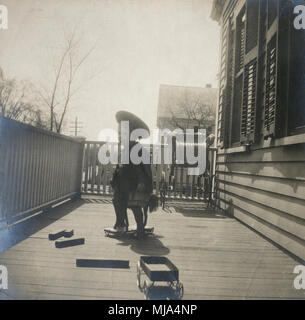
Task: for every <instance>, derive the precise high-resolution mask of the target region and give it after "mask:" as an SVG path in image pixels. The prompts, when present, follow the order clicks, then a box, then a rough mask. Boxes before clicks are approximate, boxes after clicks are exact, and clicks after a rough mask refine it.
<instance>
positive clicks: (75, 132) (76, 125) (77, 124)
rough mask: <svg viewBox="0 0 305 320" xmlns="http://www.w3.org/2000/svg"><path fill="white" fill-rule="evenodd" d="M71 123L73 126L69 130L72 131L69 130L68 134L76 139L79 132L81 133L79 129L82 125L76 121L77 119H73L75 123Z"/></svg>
mask: <svg viewBox="0 0 305 320" xmlns="http://www.w3.org/2000/svg"><path fill="white" fill-rule="evenodd" d="M72 123H73V125H72V126H70V128H71V129H73V131H72V130H71V131H70V132H71V133H73V134H74V136H75V137H77V136H78V134H79V132H80V131H81V130H80V129H82V123H81V122H79V121H78V117H75V121H74V122H72Z"/></svg>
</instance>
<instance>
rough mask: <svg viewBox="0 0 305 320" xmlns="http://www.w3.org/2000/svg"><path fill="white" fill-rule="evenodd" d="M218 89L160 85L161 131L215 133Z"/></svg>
mask: <svg viewBox="0 0 305 320" xmlns="http://www.w3.org/2000/svg"><path fill="white" fill-rule="evenodd" d="M217 95H218V89H215V88H212V87H211V85H207V86H206V87H184V86H174V85H164V84H161V85H160V90H159V103H158V116H157V126H158V128H160V129H170V130H173V129H176V128H181V129H194V128H196V127H197V128H201V129H206V130H207V129H209V130H210V131H214V128H215V116H216V105H217Z"/></svg>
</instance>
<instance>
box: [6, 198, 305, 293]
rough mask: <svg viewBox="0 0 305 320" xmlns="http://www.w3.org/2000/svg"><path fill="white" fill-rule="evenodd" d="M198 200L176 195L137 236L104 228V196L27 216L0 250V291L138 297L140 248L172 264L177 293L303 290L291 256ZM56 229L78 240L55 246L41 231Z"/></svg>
mask: <svg viewBox="0 0 305 320" xmlns="http://www.w3.org/2000/svg"><path fill="white" fill-rule="evenodd" d="M202 207H203V205H202V204H200V205H199V204H194V203H187V202H180V203H178V202H177V203H172V204H171V207H170V210H171V212H164V211H162V210H161V209H159V211H158V212H155V213H153V214H150V216H149V225H152V226H154V227H155V235H154V236H151V237H149V238H147V239H146V240H144V241H143V242H138V241H137V240H134V239H131V238H124V239H121V240H119V239H113V238H106V237H105V236H104V232H103V229H104V228H105V227H108V226H112V225H113V221H114V213H113V208H112V205H111V203H110V201H109V200H102V199H82V200H77V201H75V202H71V203H66V204H64V205H62V206H59V207H57V208H55V209H53V210H51V211H50V212H49V213H47V214H43V215H40V216H37V217H35V218H33V219H30V220H32V221H31V222H29V224H30V225H29V224H28V225H27V227H26V230H25V229H24V230H23V236H24V238H25V239H24V240H22V241H20V242H19V243H17V244H16V245H14V246H13V247H11V248H10V249H8V250H6V251H4V252H3V253H2V254H0V264H2V265H5V266H6V267H7V269H8V286H9V288H8V290H2V291H1V290H0V299H143V298H144V296H143V293H141V292H140V291H139V290H138V288H137V285H136V265H137V262H138V260H139V257H140V256H141V255H163V256H166V257H168V258H169V259H170V260H171V261H172V262H173V263H174V264H175V265H176V266H177V267H178V268H179V272H180V274H179V276H180V280H181V282H182V283H183V285H184V297H183V299H257V298H267V299H272V298H302V299H303V298H305V294H304V290H295V289H294V288H293V280H294V278H295V276H296V275H295V274H293V269H294V267H295V266H296V265H298V264H299V263H298V262H297V261H295V260H294V259H293V258H292V257H290V256H289V255H287V254H286V253H284V252H283V251H281V250H280V249H278V248H277V247H275V246H274V245H273V244H271V243H270V242H268V241H267V240H265V239H263V238H262V237H260V236H259V235H258V234H256V233H255V232H253V231H252V230H250V229H249V228H247V227H246V226H244V225H242V224H241V223H239V222H238V221H236V220H235V219H231V218H228V217H225V216H223V215H221V214H216V213H215V212H214V211H212V210H210V209H204V208H202ZM129 217H130V223H131V224H133V217H132V215H131V214H129ZM38 221H39V225H40V227H38ZM61 229H74V234H75V236H74V237H85V241H86V242H85V244H84V245H80V246H75V247H68V248H62V249H57V248H55V245H54V242H53V241H49V240H48V234H49V233H53V232H56V231H59V230H61ZM19 236H20V234H19ZM15 241H19V240H18V239H17V240H16V239H15ZM76 259H120V260H129V261H130V269H97V268H95V269H94V268H78V267H76Z"/></svg>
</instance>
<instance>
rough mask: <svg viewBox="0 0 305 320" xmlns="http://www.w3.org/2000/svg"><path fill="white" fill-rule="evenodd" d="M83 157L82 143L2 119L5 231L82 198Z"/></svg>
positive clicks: (0, 207) (0, 179) (0, 200)
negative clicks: (16, 224)
mask: <svg viewBox="0 0 305 320" xmlns="http://www.w3.org/2000/svg"><path fill="white" fill-rule="evenodd" d="M82 157H83V142H81V141H77V140H75V139H73V138H70V137H66V136H63V135H59V134H55V133H52V132H49V131H46V130H42V129H38V128H35V127H33V126H30V125H26V124H22V123H19V122H17V121H13V120H9V119H6V118H3V117H2V118H1V117H0V221H1V222H2V223H1V225H2V227H3V224H4V225H7V224H9V223H11V222H14V221H16V220H19V219H22V218H23V217H25V216H28V215H31V214H32V213H34V212H37V211H39V210H42V209H44V208H48V207H50V206H52V205H54V204H55V203H58V202H61V201H63V200H65V199H67V198H69V197H74V196H76V195H78V194H80V191H81V172H82ZM1 225H0V226H1Z"/></svg>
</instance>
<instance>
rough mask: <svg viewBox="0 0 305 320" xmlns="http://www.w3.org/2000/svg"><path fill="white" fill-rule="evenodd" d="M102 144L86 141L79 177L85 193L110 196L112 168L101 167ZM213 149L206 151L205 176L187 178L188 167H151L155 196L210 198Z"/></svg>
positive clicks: (112, 166) (162, 165)
mask: <svg viewBox="0 0 305 320" xmlns="http://www.w3.org/2000/svg"><path fill="white" fill-rule="evenodd" d="M104 143H105V142H101V141H86V142H85V147H84V161H83V174H82V192H83V193H84V194H100V195H112V188H111V186H110V181H111V179H112V174H113V171H114V169H115V165H113V164H107V165H102V164H101V163H100V162H99V160H98V152H99V149H100V147H101V146H102V145H103V144H104ZM215 152H216V149H213V148H210V149H208V152H207V169H206V172H205V174H204V175H201V176H189V175H188V174H187V167H183V166H174V165H167V164H158V165H154V164H152V165H151V168H152V175H153V182H154V190H155V193H156V194H157V195H160V192H163V193H164V195H165V197H166V198H168V199H194V200H196V199H198V200H204V199H209V198H210V197H211V195H212V181H213V168H214V166H213V163H214V158H215V156H214V155H215Z"/></svg>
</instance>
